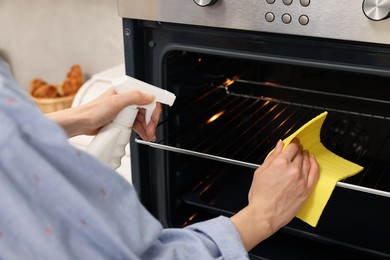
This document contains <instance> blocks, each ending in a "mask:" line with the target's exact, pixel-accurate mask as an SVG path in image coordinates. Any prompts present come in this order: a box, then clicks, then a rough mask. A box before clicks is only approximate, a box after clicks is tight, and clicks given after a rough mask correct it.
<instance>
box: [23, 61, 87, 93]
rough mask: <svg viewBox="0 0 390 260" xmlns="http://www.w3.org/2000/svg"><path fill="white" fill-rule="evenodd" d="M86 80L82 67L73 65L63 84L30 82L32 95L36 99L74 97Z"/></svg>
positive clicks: (41, 81) (37, 79)
mask: <svg viewBox="0 0 390 260" xmlns="http://www.w3.org/2000/svg"><path fill="white" fill-rule="evenodd" d="M83 83H84V78H83V72H82V70H81V67H80V65H78V64H76V65H73V66H72V67H71V68H70V70H69V72H68V74H67V75H66V78H65V80H64V81H63V82H62V84H58V85H54V84H49V83H47V82H45V81H44V80H42V79H39V78H34V79H32V80H31V82H30V94H31V96H33V97H35V98H58V97H63V96H72V95H75V94H76V93H77V91H78V90H79V88H80V87H81V86H82V85H83Z"/></svg>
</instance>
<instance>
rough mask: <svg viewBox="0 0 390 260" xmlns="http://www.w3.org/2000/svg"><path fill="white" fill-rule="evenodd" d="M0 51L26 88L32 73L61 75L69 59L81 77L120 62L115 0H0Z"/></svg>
mask: <svg viewBox="0 0 390 260" xmlns="http://www.w3.org/2000/svg"><path fill="white" fill-rule="evenodd" d="M0 32H1V37H0V55H1V56H2V57H3V58H4V59H5V60H6V61H7V62H8V63H9V64H10V66H11V69H12V72H13V73H14V75H15V77H16V80H17V81H18V83H19V84H20V85H21V87H22V88H24V89H25V90H26V91H28V90H29V88H30V80H31V79H32V78H42V79H45V80H46V81H48V82H59V81H62V80H63V78H64V77H65V75H66V73H67V72H68V71H69V69H70V67H71V66H72V65H73V64H80V66H81V67H82V69H83V72H84V76H85V79H86V80H87V79H88V78H89V77H91V76H92V75H94V74H95V73H98V72H100V71H102V70H105V69H107V68H111V67H113V66H116V65H119V64H121V63H123V60H124V54H123V49H124V48H123V40H122V21H121V18H120V17H119V15H118V10H117V0H66V1H57V0H33V1H30V0H0Z"/></svg>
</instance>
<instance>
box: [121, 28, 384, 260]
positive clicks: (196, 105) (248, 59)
mask: <svg viewBox="0 0 390 260" xmlns="http://www.w3.org/2000/svg"><path fill="white" fill-rule="evenodd" d="M125 26H127V25H126V24H125ZM158 26H160V25H157V27H158ZM156 31H157V32H153V33H150V32H148V30H146V32H145V31H143V30H142V33H141V34H140V35H137V34H136V33H135V34H134V35H133V37H134V39H135V40H134V42H133V43H134V44H135V45H137V42H141V43H143V45H147V46H148V47H143V46H142V47H140V46H133V45H131V44H133V43H131V41H129V42H130V46H128V47H127V48H128V49H131V50H133V52H132V54H131V55H135V57H133V56H132V57H127V59H128V60H130V58H131V59H133V58H134V59H135V60H144V61H145V63H148V64H152V65H150V66H147V65H142V63H140V64H141V66H140V65H134V64H130V65H129V64H126V66H127V73H128V74H130V75H133V76H136V77H138V78H141V79H144V80H146V81H149V82H150V83H152V84H153V83H154V84H156V85H158V86H161V87H163V88H166V89H167V90H169V91H171V92H173V93H175V95H176V96H177V99H176V101H175V104H174V105H173V106H172V107H169V108H166V107H164V108H163V115H162V120H161V122H160V124H159V126H158V128H157V134H158V135H157V141H156V142H155V144H153V143H148V142H143V141H142V140H140V139H139V138H138V137H137V138H136V142H137V144H132V145H133V146H132V148H131V149H132V161H134V160H135V161H137V160H138V161H139V163H138V164H137V163H132V167H133V176H134V177H133V183H134V185H135V186H136V188H137V189H138V191H139V194H140V198H141V200H142V202H143V203H144V205H145V206H146V207H147V208H148V210H149V211H150V212H152V214H154V215H155V216H156V217H157V218H158V219H159V220H160V221H161V222H162V223H163V224H164V226H167V227H183V226H186V225H188V224H191V223H195V222H198V221H202V220H206V219H209V218H211V217H215V216H218V215H225V216H231V215H232V214H234V213H236V212H237V211H239V210H240V209H241V208H243V207H245V206H246V205H247V193H248V191H249V187H250V183H251V179H252V176H253V172H254V169H255V168H256V167H257V166H258V165H260V164H261V163H262V162H263V160H264V159H265V157H266V156H267V155H268V153H269V152H270V151H271V150H272V149H273V148H274V146H275V144H276V142H277V140H278V139H283V138H285V137H287V136H289V135H290V134H291V133H293V132H294V131H295V130H297V129H298V128H299V127H301V126H302V125H303V124H305V123H306V122H307V121H309V120H310V119H312V118H314V117H315V116H317V115H319V114H320V113H322V112H324V111H328V116H327V118H326V120H325V122H324V125H323V127H322V130H321V141H322V143H323V144H324V145H325V146H326V147H327V148H328V149H329V150H331V151H332V152H334V153H336V154H338V155H340V156H342V157H344V158H346V159H348V160H350V161H352V162H355V163H357V164H359V165H361V166H364V170H363V171H362V172H361V173H359V174H357V175H355V176H353V177H350V178H347V179H345V180H342V181H341V182H340V183H341V184H347V187H345V185H344V186H343V185H338V186H336V188H335V190H334V192H333V194H332V196H331V198H330V200H329V202H328V204H327V206H326V208H325V210H324V212H323V214H322V216H321V219H320V221H319V223H318V225H317V227H315V228H313V227H311V226H309V225H308V224H306V223H304V222H302V221H301V220H299V219H297V218H295V219H293V220H292V221H291V223H289V224H288V225H287V226H286V227H284V228H282V229H281V230H280V231H278V232H277V233H276V234H275V235H273V236H272V237H270V238H269V239H267V240H266V241H264V242H263V243H261V244H260V245H258V246H257V247H255V248H254V249H253V250H252V251H251V252H250V256H251V257H252V258H253V259H285V257H286V255H288V256H289V257H288V259H312V258H315V259H329V257H336V256H338V257H343V256H345V257H355V256H356V257H362V256H363V257H365V259H371V258H372V259H376V258H384V259H385V258H390V247H389V242H388V241H390V225H389V220H390V207H389V205H390V195H389V194H390V156H389V154H390V76H389V73H383V71H386V69H385V70H383V68H381V70H376V69H375V68H374V69H373V66H357V67H356V68H354V67H353V66H352V67H351V66H340V63H339V62H334V61H337V59H338V58H339V57H340V56H339V55H337V53H343V52H341V51H340V50H334V53H336V54H335V55H334V60H333V62H332V61H329V62H320V63H313V62H309V61H308V62H299V63H297V62H296V59H294V58H293V57H292V58H291V57H290V58H289V59H269V58H267V57H269V56H266V58H262V57H265V56H261V55H259V56H256V55H253V56H251V55H245V54H244V55H241V56H240V55H234V54H236V53H237V52H233V51H231V52H220V51H212V50H211V51H210V48H208V51H204V50H206V49H207V48H206V47H207V46H204V47H205V48H204V49H203V48H200V47H199V46H202V45H203V44H206V43H207V44H210V40H205V42H202V37H203V36H202V35H196V34H195V33H194V35H193V36H189V38H188V39H187V40H188V42H191V44H192V47H190V48H187V47H186V45H185V44H183V43H180V44H178V42H177V41H178V39H179V37H177V38H175V32H169V36H166V37H165V36H164V37H162V36H158V34H159V33H160V32H159V28H158V29H157V30H156ZM179 34H180V36H181V38H180V39H183V38H186V32H185V31H183V30H182V31H179ZM176 36H177V35H176ZM198 36H199V37H198ZM159 37H161V38H159ZM207 37H208V38H210V35H208V36H207ZM226 37H227V38H226ZM226 37H225V38H224V37H222V38H220V39H219V38H218V39H216V41H212V45H213V46H214V47H218V48H220V49H222V48H225V49H226V48H228V47H229V46H230V47H232V48H233V47H234V46H233V45H235V43H233V42H234V41H237V38H234V37H232V38H231V39H230V38H229V36H226ZM139 39H142V41H137V40H139ZM223 40H230V41H225V42H223ZM125 44H129V43H128V42H126V39H125ZM194 44H195V45H196V44H198V45H196V48H194ZM246 44H247V45H246ZM141 45H142V44H141ZM237 45H238V47H239V48H241V50H242V48H243V45H245V46H244V47H248V50H249V49H251V48H252V49H253V50H255V49H256V50H267V46H268V45H264V46H260V45H261V44H260V45H259V46H255V45H254V43H253V41H252V40H251V41H242V42H241V43H238V44H237ZM270 45H272V46H274V44H273V43H270ZM125 46H127V45H125ZM167 46H168V47H167ZM222 46H224V47H222ZM227 46H228V47H227ZM281 46H283V44H281ZM286 48H287V47H286ZM299 48H303V49H305V46H303V47H302V46H301V47H299ZM321 48H323V46H322V47H321ZM271 49H272V48H271ZM314 49H315V48H314ZM134 50H135V51H134ZM139 50H142V51H139ZM312 51H313V50H310V52H312ZM386 51H387V52H388V53H387V54H386V57H390V52H389V51H388V50H387V49H386ZM270 52H273V51H270ZM281 52H283V51H281ZM287 52H290V53H294V50H288V51H287ZM229 53H231V54H232V55H229ZM300 53H301V54H302V55H303V56H304V55H305V54H304V53H303V52H302V50H301V51H300ZM313 53H315V51H314V52H313ZM321 53H322V51H321V50H319V51H318V54H316V55H318V56H317V57H316V59H318V60H319V59H321V57H320V56H321ZM346 53H347V54H343V55H348V54H351V55H350V57H348V58H346V56H345V57H344V58H346V59H345V60H348V59H349V60H350V61H355V62H356V63H359V64H363V63H364V62H366V63H367V64H368V63H370V64H374V61H373V60H369V59H364V60H365V61H364V62H361V60H362V59H363V56H362V55H360V56H359V55H358V56H356V57H353V54H356V53H359V47H356V46H355V48H354V49H353V51H351V52H346ZM362 53H363V52H362ZM255 54H256V53H255ZM371 54H372V55H371V56H368V55H367V56H364V57H366V58H367V57H372V58H373V59H377V61H378V60H381V59H384V58H383V56H380V55H379V54H378V53H371ZM126 55H129V54H126ZM314 56H315V55H314ZM137 66H138V67H141V69H138V70H137V68H136V67H137ZM140 71H141V73H140ZM378 71H380V73H378ZM145 158H148V159H147V161H146V160H145ZM134 167H135V168H134ZM137 172H138V173H137ZM348 187H352V188H348ZM355 188H358V190H356V189H355ZM359 189H360V190H359Z"/></svg>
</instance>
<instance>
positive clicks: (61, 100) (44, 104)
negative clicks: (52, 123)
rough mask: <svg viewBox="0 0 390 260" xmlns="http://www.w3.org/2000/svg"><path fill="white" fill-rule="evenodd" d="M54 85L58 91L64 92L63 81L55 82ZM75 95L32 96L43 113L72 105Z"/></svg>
mask: <svg viewBox="0 0 390 260" xmlns="http://www.w3.org/2000/svg"><path fill="white" fill-rule="evenodd" d="M52 85H53V86H55V87H56V88H57V91H58V93H60V94H61V95H62V94H63V90H62V83H54V84H52ZM74 96H75V95H69V96H62V97H55V98H37V97H33V96H31V98H32V99H33V100H34V102H35V103H36V104H37V105H38V107H39V109H40V110H41V111H42V112H43V113H50V112H55V111H58V110H61V109H65V108H69V107H71V106H72V102H73V99H74Z"/></svg>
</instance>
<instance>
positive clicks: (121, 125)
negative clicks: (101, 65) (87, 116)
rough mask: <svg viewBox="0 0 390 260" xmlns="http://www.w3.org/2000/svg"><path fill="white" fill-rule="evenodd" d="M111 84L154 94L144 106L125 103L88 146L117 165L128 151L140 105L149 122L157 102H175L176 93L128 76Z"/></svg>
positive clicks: (118, 87) (101, 158) (105, 159)
mask: <svg viewBox="0 0 390 260" xmlns="http://www.w3.org/2000/svg"><path fill="white" fill-rule="evenodd" d="M112 86H113V87H114V89H115V91H116V92H117V93H118V94H119V93H123V92H127V91H131V90H139V91H141V92H144V93H149V94H152V95H154V97H155V99H154V101H153V102H152V103H150V104H148V105H143V106H137V105H132V106H128V107H125V108H124V109H123V110H122V111H121V112H119V114H118V116H117V117H116V118H115V119H114V120H113V121H112V122H111V123H109V124H107V125H106V126H104V127H103V128H102V129H101V130H100V131H99V133H98V134H97V135H96V136H95V138H94V139H93V140H92V142H91V143H90V144H89V146H88V147H87V151H88V152H89V153H91V154H92V155H94V156H95V157H97V158H98V159H100V160H101V161H103V162H105V163H107V164H109V165H111V167H113V168H114V169H117V168H118V167H119V166H120V164H121V159H122V157H123V156H124V155H125V153H126V151H125V147H126V145H127V144H128V143H129V140H130V135H131V127H132V126H133V123H134V120H135V118H136V116H137V114H138V109H139V108H145V109H146V113H145V121H146V124H149V122H150V119H151V117H152V114H153V111H154V109H155V108H156V102H160V103H162V104H166V105H169V106H172V105H173V102H174V101H175V99H176V96H175V95H174V94H172V93H171V92H169V91H166V90H164V89H161V88H157V87H155V86H152V85H150V84H148V83H145V82H143V81H140V80H137V79H135V78H132V77H129V76H123V77H119V78H117V79H114V80H113V81H112Z"/></svg>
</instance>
